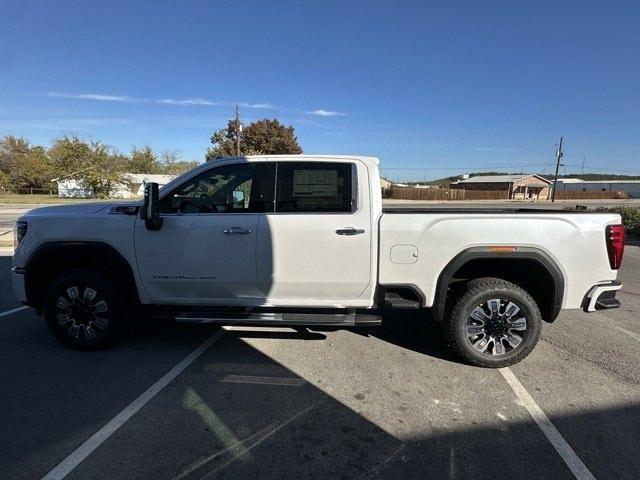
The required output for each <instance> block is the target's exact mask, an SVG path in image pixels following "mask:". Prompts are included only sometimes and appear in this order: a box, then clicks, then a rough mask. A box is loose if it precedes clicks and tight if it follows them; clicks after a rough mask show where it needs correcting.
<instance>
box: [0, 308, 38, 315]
mask: <svg viewBox="0 0 640 480" xmlns="http://www.w3.org/2000/svg"><path fill="white" fill-rule="evenodd" d="M28 308H31V307H27V306H24V307H18V308H14V309H13V310H7V311H6V312H0V317H6V316H7V315H11V314H12V313H18V312H21V311H23V310H26V309H28Z"/></svg>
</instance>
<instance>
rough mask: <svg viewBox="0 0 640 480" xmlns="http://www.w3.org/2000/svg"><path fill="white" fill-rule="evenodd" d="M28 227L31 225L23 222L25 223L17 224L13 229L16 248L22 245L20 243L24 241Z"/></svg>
mask: <svg viewBox="0 0 640 480" xmlns="http://www.w3.org/2000/svg"><path fill="white" fill-rule="evenodd" d="M28 226H29V224H28V223H27V222H23V221H19V222H16V224H15V226H14V227H13V245H14V246H15V247H17V246H18V245H20V242H21V241H22V239H23V238H24V236H25V235H26V234H27V228H28Z"/></svg>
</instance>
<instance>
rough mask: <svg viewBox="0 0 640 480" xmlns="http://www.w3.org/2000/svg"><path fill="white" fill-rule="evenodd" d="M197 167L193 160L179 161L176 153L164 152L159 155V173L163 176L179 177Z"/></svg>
mask: <svg viewBox="0 0 640 480" xmlns="http://www.w3.org/2000/svg"><path fill="white" fill-rule="evenodd" d="M197 165H198V162H196V161H195V160H192V161H187V160H180V159H179V156H178V152H176V151H170V150H165V151H164V152H162V153H161V154H160V171H161V172H162V173H164V174H165V175H180V174H183V173H184V172H187V171H189V170H191V169H192V168H195V167H196V166H197Z"/></svg>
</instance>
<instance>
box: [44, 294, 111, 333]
mask: <svg viewBox="0 0 640 480" xmlns="http://www.w3.org/2000/svg"><path fill="white" fill-rule="evenodd" d="M56 309H57V313H56V320H57V322H58V324H59V325H60V326H61V327H63V328H65V329H66V330H67V333H68V334H69V335H70V336H72V337H74V338H76V339H77V338H79V337H80V334H82V335H84V337H85V338H86V339H87V340H93V339H95V338H97V337H98V336H99V335H100V334H101V333H102V332H103V331H105V330H106V329H107V327H108V326H109V320H108V319H107V318H106V314H108V311H109V307H108V305H107V302H105V301H104V300H103V299H100V298H99V297H98V293H97V292H96V291H95V290H94V289H92V288H89V287H85V288H84V290H83V291H82V295H81V294H80V288H78V287H76V286H73V287H69V288H67V289H66V291H65V293H64V294H62V295H60V296H58V298H57V300H56Z"/></svg>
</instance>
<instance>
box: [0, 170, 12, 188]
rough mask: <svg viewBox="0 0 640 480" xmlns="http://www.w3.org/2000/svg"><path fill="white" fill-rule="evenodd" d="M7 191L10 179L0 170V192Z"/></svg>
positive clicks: (9, 186)
mask: <svg viewBox="0 0 640 480" xmlns="http://www.w3.org/2000/svg"><path fill="white" fill-rule="evenodd" d="M9 189H11V178H10V177H9V174H8V173H7V172H5V171H3V170H0V191H5V190H9Z"/></svg>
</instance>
